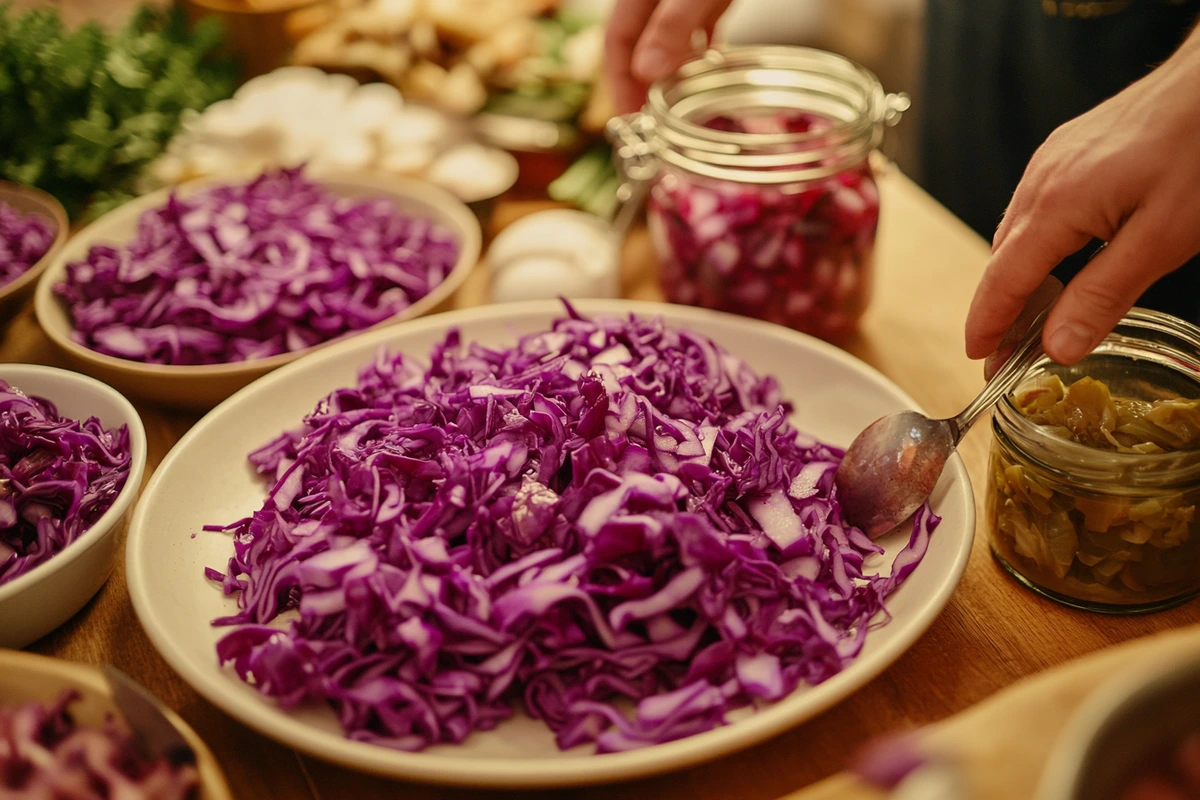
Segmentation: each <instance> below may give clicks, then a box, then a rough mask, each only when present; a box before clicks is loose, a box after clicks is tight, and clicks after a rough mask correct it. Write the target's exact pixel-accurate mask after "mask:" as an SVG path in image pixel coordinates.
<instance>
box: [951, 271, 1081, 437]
mask: <svg viewBox="0 0 1200 800" xmlns="http://www.w3.org/2000/svg"><path fill="white" fill-rule="evenodd" d="M1061 292H1062V283H1060V282H1059V281H1058V279H1056V278H1054V277H1050V278H1047V279H1046V281H1045V282H1044V283H1043V284H1042V285H1041V286H1040V287H1038V289H1037V291H1035V292H1034V293H1033V294H1032V295H1031V296H1030V298H1029V300H1028V301H1027V302H1026V304H1025V308H1024V309H1023V310H1022V311H1021V314H1020V316H1018V317H1017V321H1016V322H1015V323H1014V324H1013V327H1012V329H1011V331H1010V333H1009V335H1007V336H1006V337H1005V340H1004V341H1003V342H1001V345H1000V350H999V351H998V352H1000V353H1003V352H1004V351H1005V350H1009V349H1010V348H1011V350H1010V354H1009V355H1008V357H1007V358H1006V359H1005V360H1004V362H1003V364H1001V365H1000V366H999V368H996V367H995V366H994V364H989V365H988V367H987V369H988V371H989V372H993V373H994V374H992V375H991V377H989V379H988V382H987V384H986V385H985V386H984V387H983V391H982V392H980V393H979V396H978V397H976V398H975V399H974V400H973V401H971V404H970V405H968V406H967V407H966V408H965V409H963V411H962V413H961V414H959V415H958V416H957V417H955V418H954V419H953V420H951V427H952V428H953V429H954V443H955V445H957V444H958V442H960V441H962V437H964V436H966V435H967V431H969V430H970V429H971V426H972V425H974V424H975V421H976V420H978V419H979V417H980V416H982V415H983V412H985V411H987V410H988V409H989V408H991V407H992V406H993V405H995V404H996V403H997V402H999V401H1000V399H1001V398H1002V397H1004V396H1005V395H1006V394H1008V393H1009V392H1011V391H1012V390H1013V389H1014V388H1016V386H1017V384H1018V383H1019V382H1020V380H1021V378H1022V377H1023V376H1024V375H1025V373H1026V371H1028V369H1029V368H1030V367H1032V366H1033V365H1034V363H1036V362H1037V360H1038V359H1039V358H1041V357H1042V355H1043V354H1044V352H1045V351H1043V350H1042V330H1043V328H1045V326H1046V317H1048V316H1050V309H1051V308H1053V307H1054V301H1055V300H1057V299H1058V295H1059V293H1061ZM1026 320H1028V323H1027V324H1028V326H1029V327H1027V328H1025V331H1024V333H1023V334H1020V336H1019V337H1018V336H1017V335H1016V334H1017V333H1018V332H1019V331H1020V330H1021V328H1022V326H1023V325H1024V324H1026Z"/></svg>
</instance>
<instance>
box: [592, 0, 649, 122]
mask: <svg viewBox="0 0 1200 800" xmlns="http://www.w3.org/2000/svg"><path fill="white" fill-rule="evenodd" d="M655 4H656V0H617V2H616V5H615V6H614V7H613V10H612V15H611V16H610V17H609V21H608V31H607V32H606V34H605V39H604V56H605V58H604V69H605V72H606V73H607V75H608V83H609V86H611V87H612V93H613V105H614V106H615V108H616V111H617V113H618V114H630V113H632V112H634V111H637V110H638V109H639V108H641V107H642V104H643V103H644V102H645V101H646V87H647V85H648V84H647V83H645V82H643V81H641V80H639V79H638V78H636V77H635V76H634V74H633V51H634V48H635V47H636V46H637V43H638V38H639V37H640V36H641V35H642V31H643V30H645V28H646V23H647V22H649V20H650V15H651V13H653V11H654V6H655Z"/></svg>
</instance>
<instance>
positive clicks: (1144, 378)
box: [984, 309, 1200, 613]
mask: <svg viewBox="0 0 1200 800" xmlns="http://www.w3.org/2000/svg"><path fill="white" fill-rule="evenodd" d="M992 431H993V433H994V439H993V441H992V451H991V460H990V465H989V470H988V479H987V483H986V485H985V488H984V491H985V492H986V493H987V496H986V503H987V521H988V527H989V534H990V536H991V546H992V552H993V553H994V555H995V556H996V558H997V559H998V560H999V561H1000V563H1001V565H1002V566H1003V567H1004V568H1005V569H1006V570H1007V571H1008V572H1009V573H1011V574H1012V575H1013V576H1014V577H1016V578H1017V579H1018V580H1019V581H1020V582H1021V583H1023V584H1025V585H1026V586H1027V587H1029V588H1031V589H1033V590H1034V591H1036V592H1038V593H1040V594H1042V595H1044V596H1046V597H1049V598H1051V599H1053V600H1056V601H1058V602H1060V603H1063V604H1065V605H1069V606H1072V607H1075V608H1082V609H1085V610H1089V611H1099V612H1108V613H1136V612H1146V611H1156V610H1160V609H1163V608H1168V607H1171V606H1173V605H1176V604H1178V603H1181V602H1184V601H1185V600H1188V599H1190V598H1192V597H1195V596H1196V595H1197V594H1200V514H1197V506H1200V328H1197V327H1196V326H1194V325H1191V324H1190V323H1187V322H1183V321H1182V320H1178V319H1176V318H1174V317H1171V316H1168V315H1166V314H1161V313H1159V312H1155V311H1146V310H1143V309H1134V310H1133V311H1131V312H1130V313H1129V314H1128V315H1126V317H1125V319H1124V320H1122V322H1121V323H1120V325H1118V326H1117V328H1116V330H1114V331H1113V333H1111V334H1110V335H1109V336H1108V337H1107V338H1106V339H1105V340H1104V341H1103V342H1102V343H1101V345H1100V347H1099V348H1097V349H1096V350H1095V351H1094V352H1093V353H1092V354H1091V355H1089V356H1088V357H1087V358H1085V359H1084V360H1083V361H1081V362H1079V363H1078V364H1075V365H1073V366H1070V367H1064V366H1061V365H1058V364H1055V363H1053V362H1051V361H1050V360H1049V359H1047V358H1045V357H1043V358H1042V359H1041V360H1040V361H1038V362H1037V363H1036V364H1035V365H1034V366H1033V367H1032V368H1031V369H1030V370H1029V372H1028V375H1027V377H1026V378H1025V380H1024V381H1023V382H1022V384H1021V385H1020V386H1019V387H1018V388H1017V390H1016V391H1014V392H1013V393H1012V394H1011V395H1009V396H1008V397H1007V398H1005V399H1004V400H1001V401H1000V402H999V403H998V404H997V406H996V411H995V414H994V415H993V418H992Z"/></svg>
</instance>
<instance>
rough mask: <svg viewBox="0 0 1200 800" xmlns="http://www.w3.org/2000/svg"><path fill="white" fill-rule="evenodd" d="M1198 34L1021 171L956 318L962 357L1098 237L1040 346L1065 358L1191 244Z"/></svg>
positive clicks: (1197, 177)
mask: <svg viewBox="0 0 1200 800" xmlns="http://www.w3.org/2000/svg"><path fill="white" fill-rule="evenodd" d="M1197 130H1200V33H1194V34H1193V35H1192V36H1191V38H1190V39H1189V40H1188V42H1187V43H1185V45H1184V46H1183V47H1182V48H1180V50H1179V51H1178V52H1177V53H1176V54H1175V55H1174V56H1172V57H1171V58H1170V59H1168V60H1167V61H1166V62H1165V63H1164V64H1163V65H1162V66H1161V67H1159V68H1158V69H1156V70H1155V71H1154V72H1152V73H1150V74H1149V75H1148V76H1146V77H1145V78H1143V79H1142V80H1140V81H1138V82H1137V83H1135V84H1133V85H1132V86H1130V87H1129V88H1128V89H1126V90H1125V91H1123V92H1121V93H1120V94H1118V95H1116V96H1115V97H1113V98H1112V99H1110V100H1108V101H1106V102H1104V103H1101V104H1100V105H1098V106H1096V108H1094V109H1092V110H1091V111H1089V112H1087V113H1086V114H1084V115H1082V116H1080V117H1078V118H1076V119H1074V120H1072V121H1070V122H1068V123H1066V124H1065V125H1063V126H1062V127H1060V128H1058V129H1057V130H1056V131H1054V133H1052V134H1051V135H1050V137H1049V138H1048V139H1047V140H1046V142H1045V143H1044V144H1043V145H1042V146H1041V148H1039V149H1038V151H1037V153H1035V154H1034V156H1033V158H1032V159H1031V160H1030V162H1029V166H1028V167H1027V168H1026V170H1025V175H1024V177H1023V178H1022V179H1021V183H1020V184H1019V185H1018V187H1017V190H1016V192H1015V194H1014V195H1013V198H1012V201H1011V202H1010V203H1009V206H1008V210H1007V211H1006V212H1005V215H1004V219H1003V221H1002V222H1001V224H1000V227H999V229H998V230H997V231H996V236H995V238H994V240H993V243H992V259H991V262H990V263H989V264H988V267H987V270H986V271H985V272H984V275H983V278H982V280H981V281H980V283H979V287H978V288H977V289H976V291H975V298H974V300H973V301H972V303H971V310H970V313H969V314H968V317H967V329H966V344H967V355H968V356H970V357H971V358H977V359H978V358H984V357H986V356H988V355H989V354H991V353H992V352H993V351H994V350H995V349H996V348H997V346H998V345H999V344H1000V342H1001V339H1002V338H1003V337H1004V334H1005V332H1006V331H1007V330H1008V329H1009V327H1010V326H1011V325H1012V324H1013V323H1014V321H1015V320H1016V318H1017V315H1018V314H1019V313H1020V311H1021V308H1022V307H1023V305H1024V304H1025V301H1026V299H1027V298H1028V297H1029V296H1030V295H1031V294H1032V293H1033V292H1034V291H1035V290H1036V289H1037V288H1038V286H1039V285H1040V284H1041V283H1042V281H1043V280H1044V279H1045V278H1046V276H1047V275H1049V274H1050V271H1051V270H1052V269H1054V267H1055V266H1057V265H1058V263H1059V262H1060V261H1062V260H1063V259H1064V258H1066V257H1067V256H1069V255H1071V254H1073V253H1075V252H1076V251H1078V250H1080V249H1081V248H1082V247H1083V246H1084V245H1086V244H1087V243H1088V242H1089V241H1090V240H1092V239H1093V238H1096V239H1100V240H1102V241H1105V242H1108V243H1109V246H1108V247H1106V248H1105V249H1104V250H1103V251H1102V252H1100V253H1099V254H1097V255H1096V257H1095V258H1093V259H1092V260H1091V262H1089V263H1088V265H1087V266H1086V267H1084V269H1083V270H1082V271H1081V272H1080V273H1079V274H1078V275H1077V276H1076V277H1075V278H1074V279H1073V280H1072V281H1071V282H1070V283H1069V284H1068V285H1067V287H1066V289H1065V290H1064V291H1063V293H1062V296H1061V298H1060V299H1059V301H1058V303H1057V305H1056V306H1055V308H1054V310H1053V311H1052V312H1051V313H1050V316H1049V317H1048V319H1047V320H1046V327H1045V332H1044V334H1043V343H1044V346H1045V349H1046V353H1047V354H1048V355H1049V356H1050V357H1051V358H1053V359H1054V360H1055V361H1058V362H1060V363H1064V364H1071V363H1074V362H1076V361H1078V360H1079V359H1081V358H1083V357H1084V356H1085V355H1087V354H1088V353H1089V352H1091V351H1092V350H1093V349H1094V348H1095V347H1096V345H1098V344H1099V343H1100V341H1101V340H1102V339H1103V338H1104V337H1105V336H1106V335H1107V334H1108V333H1109V332H1110V331H1112V329H1113V328H1114V327H1115V326H1116V325H1117V323H1118V322H1120V320H1121V318H1122V317H1123V316H1124V315H1125V313H1126V312H1127V311H1128V310H1129V308H1130V307H1131V306H1132V305H1133V303H1134V302H1136V301H1137V299H1138V297H1139V296H1140V295H1141V294H1142V293H1143V292H1144V291H1145V290H1146V289H1148V288H1149V287H1150V286H1151V285H1152V284H1153V283H1154V282H1155V281H1156V280H1158V279H1159V278H1161V277H1162V276H1164V275H1166V274H1167V273H1169V272H1171V271H1173V270H1175V269H1176V268H1178V267H1179V266H1180V265H1182V264H1183V263H1184V262H1186V261H1187V260H1188V259H1189V258H1191V257H1192V256H1194V255H1195V254H1196V253H1197V252H1200V189H1198V187H1200V139H1198V138H1197V134H1196V131H1197Z"/></svg>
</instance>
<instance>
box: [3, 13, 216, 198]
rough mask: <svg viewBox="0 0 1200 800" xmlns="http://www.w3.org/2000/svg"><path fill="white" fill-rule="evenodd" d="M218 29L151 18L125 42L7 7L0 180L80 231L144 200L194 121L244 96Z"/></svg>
mask: <svg viewBox="0 0 1200 800" xmlns="http://www.w3.org/2000/svg"><path fill="white" fill-rule="evenodd" d="M220 41H221V31H220V28H219V26H218V24H217V23H216V22H215V21H205V22H203V23H201V24H200V25H197V26H196V27H194V28H193V29H192V30H190V31H189V30H188V29H187V27H186V26H185V23H184V20H183V18H182V16H181V15H180V14H179V12H178V11H161V10H156V9H153V8H150V7H143V8H140V9H139V10H138V11H136V12H135V13H134V14H133V16H132V17H131V18H130V19H129V21H128V22H127V23H126V24H125V25H124V27H122V28H121V29H120V30H118V31H116V32H113V33H109V32H107V31H105V30H103V29H101V28H100V27H99V26H97V25H95V24H94V23H88V24H84V25H81V26H80V27H78V28H76V29H74V30H67V29H66V28H65V26H64V25H63V22H62V18H61V17H60V16H59V14H58V12H57V11H56V10H54V9H50V8H41V9H35V10H33V11H29V12H26V13H23V14H17V13H15V12H14V11H13V10H12V9H11V8H10V7H9V6H8V5H7V4H0V178H4V179H7V180H12V181H18V182H20V183H26V184H30V185H32V186H37V187H39V188H41V189H44V190H46V191H48V192H50V193H51V194H53V195H54V196H55V197H57V198H58V199H59V200H60V201H61V202H62V204H63V205H64V206H65V207H66V209H67V213H68V214H70V215H71V217H72V218H73V219H79V218H82V217H92V216H96V215H98V214H100V213H103V212H104V211H105V210H107V209H109V208H111V207H113V206H115V205H119V204H120V203H122V202H124V201H125V200H127V199H129V198H131V197H132V196H134V194H135V191H136V183H137V181H138V179H139V177H140V176H141V174H142V172H143V170H144V169H145V168H146V166H147V165H149V164H150V162H151V161H153V160H154V159H155V158H156V157H157V156H158V155H159V154H160V153H162V151H163V149H164V148H165V147H166V144H167V142H168V141H169V140H170V139H171V137H172V136H173V135H174V134H175V132H176V130H177V129H178V128H179V122H180V117H181V115H182V114H183V113H184V112H185V111H186V110H188V109H197V110H199V109H202V108H205V107H206V106H208V105H209V104H211V103H212V102H214V101H216V100H219V99H222V98H224V97H228V96H229V95H230V94H232V93H233V89H234V86H235V78H236V69H235V66H234V65H233V64H232V63H230V62H228V61H225V60H222V59H219V58H218V57H217V56H216V55H215V53H216V51H217V47H218V46H219V44H220Z"/></svg>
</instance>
